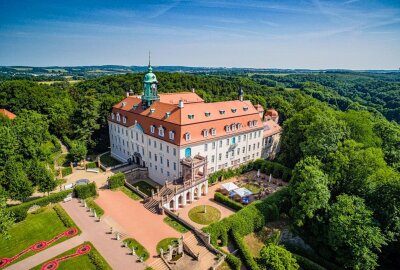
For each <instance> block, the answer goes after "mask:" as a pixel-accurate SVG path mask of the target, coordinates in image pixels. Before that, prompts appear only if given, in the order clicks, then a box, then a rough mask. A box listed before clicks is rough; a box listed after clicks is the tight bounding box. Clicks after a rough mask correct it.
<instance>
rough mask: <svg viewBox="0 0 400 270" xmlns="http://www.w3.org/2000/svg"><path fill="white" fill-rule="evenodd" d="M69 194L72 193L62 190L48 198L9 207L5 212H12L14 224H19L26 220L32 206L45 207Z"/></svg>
mask: <svg viewBox="0 0 400 270" xmlns="http://www.w3.org/2000/svg"><path fill="white" fill-rule="evenodd" d="M71 192H72V191H71V190H64V191H61V192H58V193H54V194H50V195H49V196H46V197H42V198H40V199H36V200H32V201H29V202H26V203H21V204H19V205H16V206H11V207H9V208H7V211H10V212H12V213H13V215H14V217H15V220H16V222H19V221H22V220H24V219H25V218H26V216H27V212H28V209H29V208H30V207H31V206H32V205H35V204H37V205H39V206H46V205H48V204H49V203H57V202H60V201H62V200H64V198H65V197H66V196H67V195H68V194H70V193H71Z"/></svg>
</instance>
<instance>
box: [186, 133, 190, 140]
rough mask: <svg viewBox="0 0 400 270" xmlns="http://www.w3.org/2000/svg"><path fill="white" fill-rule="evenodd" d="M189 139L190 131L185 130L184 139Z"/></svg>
mask: <svg viewBox="0 0 400 270" xmlns="http://www.w3.org/2000/svg"><path fill="white" fill-rule="evenodd" d="M190 139H191V135H190V132H186V133H185V140H186V141H190Z"/></svg>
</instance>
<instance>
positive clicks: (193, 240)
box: [183, 232, 216, 267]
mask: <svg viewBox="0 0 400 270" xmlns="http://www.w3.org/2000/svg"><path fill="white" fill-rule="evenodd" d="M185 236H186V237H185V238H184V239H183V242H184V243H185V244H186V246H187V247H188V248H189V249H190V250H191V251H192V252H193V253H194V254H195V255H196V256H198V260H199V261H202V264H203V263H205V264H207V265H209V266H210V267H211V266H212V265H213V263H214V259H215V257H216V256H215V254H214V253H212V252H211V251H209V250H208V249H207V247H205V246H204V243H203V242H202V241H201V240H200V239H198V238H197V237H196V235H194V234H193V233H192V232H189V233H187V234H186V235H185Z"/></svg>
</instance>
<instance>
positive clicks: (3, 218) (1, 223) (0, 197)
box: [0, 186, 14, 239]
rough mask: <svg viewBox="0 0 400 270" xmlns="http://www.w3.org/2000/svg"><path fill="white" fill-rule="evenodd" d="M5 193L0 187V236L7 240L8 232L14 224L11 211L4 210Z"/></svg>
mask: <svg viewBox="0 0 400 270" xmlns="http://www.w3.org/2000/svg"><path fill="white" fill-rule="evenodd" d="M6 201H7V193H6V192H5V190H4V189H3V188H2V187H1V186H0V234H1V236H2V237H4V238H6V239H8V238H9V237H10V235H9V233H8V231H9V229H10V228H11V226H12V225H13V224H14V218H13V216H12V215H11V211H7V210H6Z"/></svg>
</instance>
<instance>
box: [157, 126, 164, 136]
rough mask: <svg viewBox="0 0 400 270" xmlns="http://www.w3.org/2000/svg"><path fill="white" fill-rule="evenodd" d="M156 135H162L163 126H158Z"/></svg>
mask: <svg viewBox="0 0 400 270" xmlns="http://www.w3.org/2000/svg"><path fill="white" fill-rule="evenodd" d="M158 135H159V136H160V137H164V128H163V127H162V126H160V127H159V128H158Z"/></svg>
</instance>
